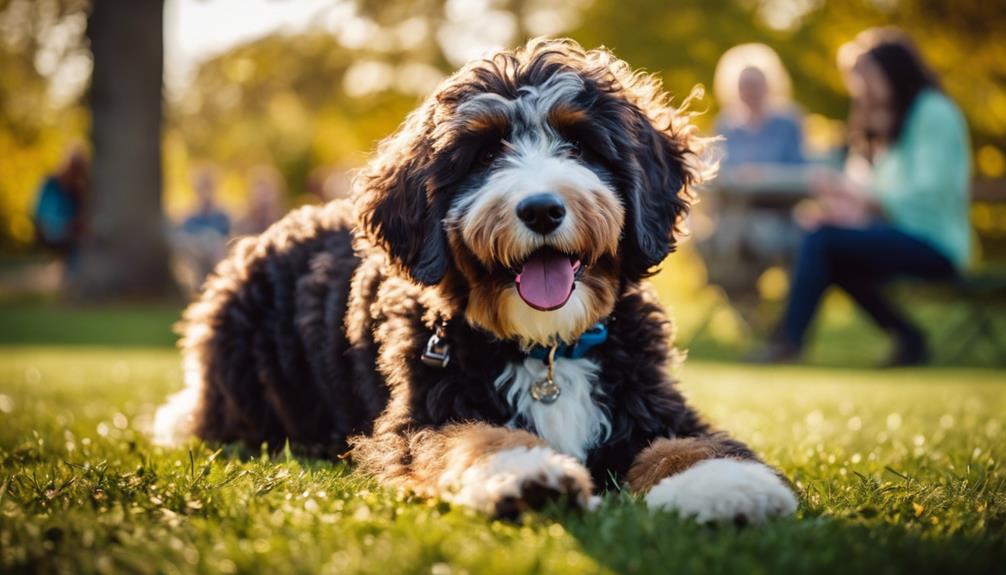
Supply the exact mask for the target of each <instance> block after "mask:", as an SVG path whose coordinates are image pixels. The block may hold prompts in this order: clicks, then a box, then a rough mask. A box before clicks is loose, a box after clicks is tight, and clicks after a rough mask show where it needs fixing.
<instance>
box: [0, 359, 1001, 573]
mask: <svg viewBox="0 0 1006 575" xmlns="http://www.w3.org/2000/svg"><path fill="white" fill-rule="evenodd" d="M109 341H111V340H109ZM180 377H181V375H180V372H179V368H178V361H177V355H176V353H175V352H173V351H171V350H169V349H164V348H161V349H147V348H129V349H123V348H107V347H106V348H100V347H94V348H89V347H68V346H59V347H52V346H25V345H21V346H15V347H0V572H2V573H16V572H72V573H88V572H99V573H120V572H137V573H179V572H191V571H198V572H221V573H230V572H266V573H268V572H273V573H287V572H303V573H381V574H384V573H419V572H426V573H430V572H432V573H464V572H467V573H482V572H495V573H520V572H540V573H579V572H627V573H634V572H668V571H672V572H683V573H688V572H732V573H780V572H803V573H820V572H841V573H849V572H853V573H854V572H870V573H878V572H912V573H925V572H931V573H944V574H945V573H950V572H952V573H962V572H989V573H995V572H998V573H1002V572H1003V571H1004V568H1006V567H1004V566H1006V563H1004V561H1006V471H1004V470H1003V467H1002V461H1003V459H1004V457H1006V378H1004V376H1003V374H1002V373H1001V372H996V371H992V370H980V369H971V370H968V369H931V370H913V371H900V372H875V371H865V370H857V369H843V370H834V369H825V368H820V367H809V368H795V367H794V368H785V369H780V368H767V369H756V368H751V367H747V366H737V365H729V364H722V363H703V362H701V361H691V362H689V363H688V364H687V365H686V367H685V368H684V369H683V371H682V373H681V377H682V379H683V380H684V389H685V391H686V392H687V394H688V395H689V397H691V398H692V399H693V400H694V402H695V404H696V405H697V406H699V407H700V408H701V409H702V410H703V411H704V412H705V413H706V414H708V416H709V417H710V418H711V419H712V420H713V421H715V422H716V423H717V424H719V425H720V426H722V427H724V428H726V429H729V430H730V431H731V432H733V433H734V434H735V435H737V436H738V437H739V438H741V439H743V440H745V441H748V442H750V443H751V444H752V445H753V446H754V447H755V448H756V449H757V450H758V451H759V452H760V453H762V454H763V455H764V456H765V457H766V459H768V460H769V461H770V462H772V463H774V464H777V465H779V466H780V467H781V468H782V469H783V470H785V472H786V473H787V474H788V475H789V476H790V477H792V478H793V479H794V480H795V481H796V483H797V485H798V487H799V488H800V490H801V492H802V497H801V501H802V502H801V507H800V510H799V512H798V514H797V516H796V517H795V518H792V519H786V520H781V521H777V522H775V523H772V524H771V525H769V526H767V527H764V528H761V529H751V528H748V529H738V528H735V527H722V528H714V527H702V526H697V525H694V524H691V523H689V522H687V521H682V520H680V519H678V518H677V517H675V516H673V515H671V514H664V513H660V514H650V513H649V512H647V511H646V509H645V508H644V507H642V506H641V505H640V504H639V503H638V502H637V501H635V500H633V499H632V498H631V497H630V496H628V495H627V494H617V493H616V494H612V495H609V496H608V497H607V498H606V499H605V502H604V504H603V506H602V507H601V509H600V510H598V511H597V512H593V513H584V514H576V513H568V512H562V511H559V510H555V509H553V510H548V511H546V512H545V513H542V514H536V515H532V516H529V517H527V518H525V520H524V522H523V523H521V524H517V525H515V524H508V523H501V522H493V521H489V520H488V519H486V518H484V517H481V516H479V515H477V514H474V513H471V512H468V511H466V510H463V509H452V508H450V507H448V506H447V505H445V504H442V503H437V502H429V501H420V500H416V499H413V498H411V497H410V496H409V495H408V494H405V493H399V492H394V491H389V490H384V489H381V488H378V487H377V486H376V485H374V484H373V483H372V482H371V481H369V480H368V479H367V478H365V477H362V476H360V475H359V474H356V473H353V472H352V470H351V469H349V468H347V467H346V466H345V465H343V464H333V463H327V462H318V461H312V460H308V459H299V458H294V457H291V456H289V455H281V456H278V457H277V456H273V457H272V458H271V459H270V458H269V457H266V456H259V455H258V454H254V455H253V456H249V455H248V454H242V453H239V452H237V451H235V450H233V449H230V450H228V449H224V450H223V451H216V448H213V447H207V446H204V445H200V444H196V443H194V444H192V445H190V446H188V447H187V448H182V449H170V450H163V449H160V448H155V447H152V446H151V445H150V444H149V442H148V440H147V439H146V436H145V434H144V430H145V429H146V428H147V427H148V426H149V424H150V418H151V416H152V413H153V410H154V409H155V407H156V405H157V403H158V402H160V401H161V400H162V399H163V398H164V396H165V395H166V394H167V393H168V392H170V391H171V390H173V389H176V388H177V387H179V385H180Z"/></svg>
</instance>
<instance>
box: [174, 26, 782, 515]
mask: <svg viewBox="0 0 1006 575" xmlns="http://www.w3.org/2000/svg"><path fill="white" fill-rule="evenodd" d="M702 143H703V141H702V139H701V138H699V137H698V136H697V135H696V134H695V130H694V128H693V126H692V124H691V121H690V115H689V113H688V112H687V111H686V110H685V109H684V107H679V108H675V107H673V106H672V105H671V104H670V103H669V99H668V97H667V95H666V94H665V92H664V91H663V89H662V88H661V85H660V83H659V81H658V80H656V79H655V78H653V77H652V76H648V75H644V74H640V73H634V72H633V71H632V70H631V69H630V68H629V66H628V65H627V64H626V63H625V62H623V61H621V60H619V59H617V58H616V57H615V56H614V55H613V54H612V53H611V52H609V51H607V50H605V49H596V50H589V51H588V50H584V49H583V48H581V47H580V46H579V45H578V44H576V43H575V42H573V41H571V40H546V39H538V40H532V41H531V42H529V43H528V44H527V45H526V46H524V47H522V48H518V49H516V50H512V51H500V52H498V53H495V54H493V55H491V56H488V57H486V58H485V59H482V60H479V61H475V62H473V63H470V64H468V65H467V66H465V67H464V68H462V69H461V70H460V71H458V72H456V73H455V74H454V75H453V76H451V77H449V78H448V79H447V80H445V81H444V82H443V83H442V84H441V85H440V87H439V88H438V89H437V90H436V91H435V93H434V94H433V95H432V96H430V97H429V98H428V99H427V100H426V101H425V102H424V103H423V104H422V105H421V106H420V107H419V108H418V109H417V110H416V111H415V112H413V113H412V114H411V115H409V116H408V118H407V119H406V120H405V121H404V123H403V124H402V125H401V127H400V128H399V129H398V130H397V132H396V133H394V134H393V135H391V136H390V137H389V138H387V139H386V140H385V141H383V142H382V143H381V144H380V145H379V146H378V149H377V152H376V154H375V156H374V157H373V159H372V160H371V161H370V163H369V165H367V166H366V167H365V168H364V169H363V170H362V171H361V172H360V173H359V174H358V175H357V178H356V181H355V187H354V196H353V198H352V202H351V203H348V202H338V201H337V202H332V203H329V204H327V205H325V206H322V207H305V208H301V209H299V210H297V211H295V212H292V213H291V214H289V215H288V216H287V217H286V218H284V219H283V220H282V221H280V222H278V223H277V224H275V225H274V226H272V228H270V229H269V230H268V231H266V232H265V233H264V234H262V235H261V236H259V237H255V238H247V239H244V240H242V241H240V242H239V243H237V244H236V245H235V246H234V248H233V249H232V252H231V254H230V255H229V257H228V258H227V259H226V260H224V261H223V262H222V263H221V264H220V265H219V266H218V267H217V269H216V271H215V273H214V275H213V276H211V277H210V278H209V279H208V281H207V282H206V284H205V286H204V290H203V293H202V295H201V297H200V298H199V299H198V300H197V301H195V302H194V303H193V304H192V305H191V306H190V307H189V308H188V309H187V310H186V312H185V314H184V317H183V323H182V326H183V327H182V329H181V333H182V340H181V346H182V348H183V361H184V372H185V388H184V389H183V390H182V391H181V392H179V393H178V394H176V395H175V396H174V397H172V398H171V399H170V400H169V402H168V403H167V404H166V405H164V406H163V407H162V408H161V409H160V410H159V412H158V414H157V417H156V421H155V428H156V435H157V440H158V441H159V442H161V443H173V442H177V441H179V440H182V439H184V438H185V437H188V436H191V435H195V436H197V437H199V438H202V439H203V440H205V441H208V442H213V443H243V444H245V445H247V446H249V447H250V448H253V449H257V448H259V447H260V446H261V445H263V444H268V445H269V446H270V447H272V448H276V447H280V446H283V445H284V444H286V442H289V444H291V445H295V446H299V448H301V449H303V450H305V451H306V452H307V453H311V454H314V455H318V456H324V457H333V458H335V457H346V456H347V455H348V457H350V458H351V459H352V461H353V462H354V463H355V464H356V465H357V466H358V467H359V468H360V469H362V470H363V471H365V472H367V473H370V474H372V475H373V476H374V477H376V478H377V479H378V480H379V481H380V482H381V483H383V484H384V485H387V486H392V487H402V488H406V489H407V490H409V491H411V492H413V493H415V494H417V495H419V496H422V497H431V498H440V499H443V500H446V501H448V502H451V503H452V504H456V505H462V506H467V507H470V508H474V509H477V510H479V511H482V512H485V513H488V514H491V515H494V516H498V517H515V516H518V515H520V514H521V513H523V512H524V511H526V510H532V509H538V508H541V507H542V506H543V505H545V504H546V503H548V502H551V501H561V502H565V503H566V504H567V505H572V506H574V507H589V506H590V505H591V504H592V501H596V497H597V496H596V495H595V494H597V493H600V492H602V491H604V490H606V489H610V488H623V487H624V486H627V487H628V489H630V490H631V491H632V492H633V493H636V494H639V495H641V496H643V497H644V499H645V502H646V504H647V505H648V506H649V507H651V508H654V509H666V510H672V511H676V512H678V513H679V514H681V515H683V516H687V517H693V518H695V519H696V520H698V521H701V522H750V523H758V522H763V521H765V520H766V519H768V518H770V517H774V516H784V515H789V514H791V513H793V512H794V510H795V508H796V505H797V502H796V498H795V497H794V495H793V493H792V491H791V489H790V488H789V487H788V483H787V482H786V480H785V479H784V478H783V477H782V476H781V474H779V473H778V472H776V471H775V470H774V469H772V468H770V467H768V466H767V465H766V464H764V463H763V462H762V461H761V460H759V459H758V457H757V456H756V455H755V454H754V453H753V452H752V451H751V450H750V449H749V448H748V447H746V446H745V445H744V444H742V443H740V442H738V441H736V440H734V439H731V438H730V437H728V436H727V435H725V434H724V433H722V432H717V431H714V430H713V429H712V428H711V427H710V426H709V425H708V424H707V423H705V422H704V421H703V420H702V419H701V417H700V416H699V415H698V414H697V413H696V412H695V411H694V410H693V409H692V408H691V407H689V405H688V404H687V403H686V401H685V399H684V398H683V397H682V395H681V394H680V393H679V392H678V391H677V390H676V389H675V381H674V379H673V378H672V377H671V376H670V375H669V374H668V369H669V368H670V367H671V365H672V364H673V362H674V361H675V360H676V358H677V354H676V352H675V351H674V349H673V348H672V347H671V343H670V339H671V336H672V333H671V332H672V328H671V322H670V321H669V320H668V319H667V317H666V316H665V314H664V312H663V311H662V309H661V307H660V305H659V304H658V302H657V300H656V298H655V297H654V295H653V293H652V292H651V290H650V289H649V288H648V287H647V284H646V283H645V281H644V280H645V278H646V277H647V276H648V275H650V274H651V273H652V271H653V269H654V267H655V266H657V264H659V263H660V262H661V261H662V260H663V259H664V258H665V256H667V255H668V254H669V253H670V252H671V251H673V249H674V247H675V242H676V237H677V236H678V235H679V232H680V228H681V226H682V220H683V218H684V217H685V215H686V214H687V211H688V207H689V204H690V203H691V201H692V200H693V193H694V187H695V185H696V184H697V183H699V182H700V181H701V180H702V178H703V177H704V176H705V174H706V173H707V172H708V171H709V170H708V169H707V167H706V166H705V165H704V163H703V160H702V158H703V154H702V149H701V148H702Z"/></svg>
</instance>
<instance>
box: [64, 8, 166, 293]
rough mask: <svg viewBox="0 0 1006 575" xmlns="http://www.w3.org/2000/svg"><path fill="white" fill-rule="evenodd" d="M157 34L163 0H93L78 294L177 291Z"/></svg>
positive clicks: (72, 285) (74, 289) (72, 286)
mask: <svg viewBox="0 0 1006 575" xmlns="http://www.w3.org/2000/svg"><path fill="white" fill-rule="evenodd" d="M163 30H164V2H163V0H97V1H95V2H94V3H93V9H92V12H91V14H90V16H89V18H88V25H87V36H88V39H89V40H90V43H91V53H92V55H93V57H94V71H93V73H92V76H91V90H90V99H91V141H92V145H93V153H94V155H93V163H92V180H91V192H90V196H89V198H88V200H87V202H86V205H85V210H86V214H87V218H88V220H87V222H88V223H87V228H86V230H85V236H84V239H83V241H82V245H81V250H80V254H79V258H78V260H77V261H76V262H75V265H73V266H72V272H71V274H70V275H69V277H68V282H67V287H68V290H69V294H70V295H71V297H72V298H74V299H78V300H83V301H107V300H111V299H115V298H121V297H128V298H149V297H163V296H167V295H174V294H177V293H178V291H177V286H176V284H175V282H174V279H173V277H172V274H171V272H170V262H169V251H168V245H167V238H166V230H167V226H166V222H165V220H164V215H163V211H162V205H161V186H162V178H161V120H162V105H163V98H162V82H163V81H162V72H163V66H164V64H163V61H164V40H163V39H164V32H163Z"/></svg>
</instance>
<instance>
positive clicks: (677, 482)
mask: <svg viewBox="0 0 1006 575" xmlns="http://www.w3.org/2000/svg"><path fill="white" fill-rule="evenodd" d="M628 480H629V487H630V488H631V489H632V490H633V491H634V492H636V493H640V494H643V493H645V494H646V504H647V506H648V507H650V508H651V509H666V510H671V511H677V512H678V513H679V514H681V515H682V516H685V517H693V518H694V519H695V520H696V521H698V522H700V523H722V522H734V523H739V524H743V523H763V522H764V521H766V520H767V519H769V518H771V517H778V516H784V515H791V514H792V513H793V512H794V511H795V510H796V506H797V501H796V497H794V495H793V492H792V491H791V490H790V489H789V487H788V486H787V485H786V482H785V481H784V480H783V479H782V477H781V476H780V475H779V474H778V473H777V472H776V471H775V470H774V469H772V468H771V467H769V466H767V465H765V464H764V463H762V462H761V461H759V460H758V459H757V458H756V457H755V456H754V454H752V453H751V451H750V450H749V449H748V448H747V447H746V446H744V445H743V444H742V443H740V442H737V441H734V440H732V439H729V438H728V437H726V436H724V435H721V434H710V435H704V436H699V437H688V438H678V439H665V438H659V439H656V440H654V441H653V442H652V443H651V444H650V445H649V447H647V448H646V449H644V450H643V451H641V452H640V453H639V455H637V456H636V458H635V460H634V461H633V464H632V467H631V468H630V470H629V475H628Z"/></svg>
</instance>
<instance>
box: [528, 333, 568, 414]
mask: <svg viewBox="0 0 1006 575" xmlns="http://www.w3.org/2000/svg"><path fill="white" fill-rule="evenodd" d="M558 348H559V346H558V345H553V346H552V348H551V349H549V350H548V358H547V359H546V360H545V365H547V366H548V374H547V375H545V379H540V380H538V381H536V382H534V383H532V384H531V389H530V392H531V399H533V400H535V401H540V402H542V403H544V404H545V405H548V404H550V403H555V400H557V399H559V394H560V393H561V392H562V390H561V389H559V386H558V385H556V383H555V350H557V349H558Z"/></svg>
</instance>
